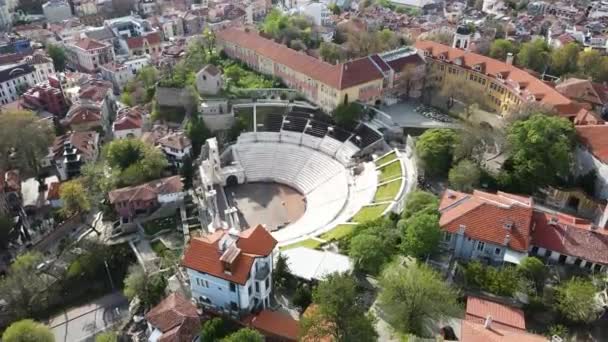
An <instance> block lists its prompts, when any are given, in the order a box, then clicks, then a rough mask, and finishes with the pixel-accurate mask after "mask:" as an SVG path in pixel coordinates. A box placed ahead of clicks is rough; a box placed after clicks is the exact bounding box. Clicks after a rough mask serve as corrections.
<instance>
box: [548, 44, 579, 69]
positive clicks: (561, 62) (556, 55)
mask: <svg viewBox="0 0 608 342" xmlns="http://www.w3.org/2000/svg"><path fill="white" fill-rule="evenodd" d="M579 51H580V48H579V46H578V44H576V43H569V44H566V45H564V46H562V47H560V48H559V49H555V50H553V51H552V52H551V72H552V73H553V74H554V75H556V76H561V75H565V74H569V73H573V72H576V70H577V68H578V65H577V62H578V54H579Z"/></svg>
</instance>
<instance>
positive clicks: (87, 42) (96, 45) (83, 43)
mask: <svg viewBox="0 0 608 342" xmlns="http://www.w3.org/2000/svg"><path fill="white" fill-rule="evenodd" d="M74 45H75V46H77V47H79V48H81V49H83V50H87V51H89V50H95V49H100V48H104V47H107V46H109V45H107V44H105V43H101V42H98V41H96V40H94V39H90V38H82V39H80V40H79V41H77V42H75V43H74Z"/></svg>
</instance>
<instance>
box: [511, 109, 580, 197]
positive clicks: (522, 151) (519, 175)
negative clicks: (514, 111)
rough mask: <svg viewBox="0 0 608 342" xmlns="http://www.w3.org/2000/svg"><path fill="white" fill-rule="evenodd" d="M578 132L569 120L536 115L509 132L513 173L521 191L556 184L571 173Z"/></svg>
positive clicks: (519, 123) (518, 122) (513, 127)
mask: <svg viewBox="0 0 608 342" xmlns="http://www.w3.org/2000/svg"><path fill="white" fill-rule="evenodd" d="M574 137H575V131H574V127H573V125H572V123H571V122H569V121H568V120H567V119H565V118H561V117H555V116H546V115H540V114H535V115H533V116H531V117H530V118H529V119H527V120H523V121H516V122H515V123H514V124H512V125H511V126H510V127H509V128H508V133H507V140H508V143H509V146H510V149H511V155H510V159H509V161H510V164H511V165H510V166H508V168H509V169H510V170H507V171H510V173H511V176H512V177H513V181H514V182H515V184H517V185H518V188H519V189H520V191H529V192H531V191H534V190H535V189H536V188H538V187H542V186H545V185H553V184H556V182H557V181H558V179H559V178H565V177H567V176H568V174H569V172H570V166H571V163H572V160H573V149H574Z"/></svg>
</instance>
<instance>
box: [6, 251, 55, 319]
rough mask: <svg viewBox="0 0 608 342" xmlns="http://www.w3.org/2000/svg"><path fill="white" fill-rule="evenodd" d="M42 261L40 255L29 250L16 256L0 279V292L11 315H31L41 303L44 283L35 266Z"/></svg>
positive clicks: (21, 316)
mask: <svg viewBox="0 0 608 342" xmlns="http://www.w3.org/2000/svg"><path fill="white" fill-rule="evenodd" d="M41 262H42V255H41V254H39V253H37V252H29V253H25V254H22V255H20V256H18V257H17V258H16V259H15V261H14V262H13V264H12V265H11V267H10V268H9V270H8V272H7V275H6V276H5V277H4V278H2V279H0V293H2V299H4V300H5V301H7V309H8V310H7V311H8V312H9V314H10V315H11V317H13V318H16V319H19V318H24V317H31V316H32V313H33V312H34V311H35V310H36V309H37V308H38V307H40V306H41V305H43V304H44V303H42V300H41V297H40V294H41V293H43V291H44V290H45V287H46V284H45V282H44V281H43V280H42V279H40V277H39V276H38V272H36V266H38V265H39V264H40V263H41Z"/></svg>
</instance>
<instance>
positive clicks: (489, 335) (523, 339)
mask: <svg viewBox="0 0 608 342" xmlns="http://www.w3.org/2000/svg"><path fill="white" fill-rule="evenodd" d="M460 340H461V341H466V342H548V341H549V340H548V339H547V338H546V337H544V336H541V335H535V334H531V333H528V332H525V331H516V330H507V329H500V328H490V329H486V328H484V326H483V324H479V323H475V322H470V321H466V320H463V321H462V325H461V327H460Z"/></svg>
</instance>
